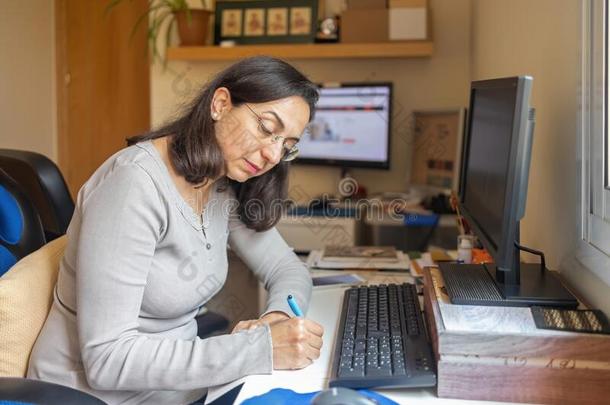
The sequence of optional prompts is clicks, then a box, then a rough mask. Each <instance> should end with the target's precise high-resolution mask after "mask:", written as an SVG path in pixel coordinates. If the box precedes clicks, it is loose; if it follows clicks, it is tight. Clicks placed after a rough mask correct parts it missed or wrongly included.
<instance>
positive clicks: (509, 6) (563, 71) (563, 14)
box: [472, 0, 610, 310]
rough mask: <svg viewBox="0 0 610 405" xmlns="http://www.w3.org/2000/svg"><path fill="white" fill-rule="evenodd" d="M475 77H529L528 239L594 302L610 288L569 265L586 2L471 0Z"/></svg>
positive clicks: (600, 302) (574, 231) (574, 230)
mask: <svg viewBox="0 0 610 405" xmlns="http://www.w3.org/2000/svg"><path fill="white" fill-rule="evenodd" d="M472 6H473V8H472V24H473V28H472V76H473V79H484V78H491V77H501V76H512V75H518V74H529V75H531V76H533V77H534V85H533V93H532V105H533V106H534V107H535V108H536V110H537V111H536V127H535V133H534V145H533V153H532V162H531V169H530V180H529V190H528V199H527V207H526V214H525V218H524V220H523V221H522V227H521V229H522V241H523V243H524V244H526V245H528V246H531V247H533V248H536V249H541V250H543V251H544V252H545V253H546V257H547V262H548V265H549V267H550V268H555V269H558V268H559V269H561V271H562V273H563V274H566V275H567V276H568V278H569V279H570V281H571V283H572V284H573V285H574V286H575V287H576V288H577V289H578V290H580V292H581V293H583V295H584V296H585V297H586V298H588V299H590V300H592V301H593V303H594V304H596V305H597V306H606V308H605V309H606V310H610V307H608V306H609V305H608V299H607V298H605V296H607V292H608V291H609V287H608V286H607V285H605V284H604V283H603V282H601V280H599V279H597V277H595V276H594V275H593V274H592V273H590V272H588V271H584V270H578V273H574V269H573V268H568V267H567V266H568V264H567V263H568V262H569V260H568V259H569V258H570V257H571V256H573V255H574V252H575V249H576V245H577V244H576V241H577V240H578V237H579V232H578V217H579V199H580V180H579V179H580V165H581V162H580V157H579V139H580V131H579V128H578V120H579V113H580V104H579V97H580V75H581V70H580V63H581V55H580V49H581V43H580V38H581V18H582V13H581V2H580V1H578V0H536V1H531V0H511V1H505V0H473V3H472Z"/></svg>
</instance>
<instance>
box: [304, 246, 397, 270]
mask: <svg viewBox="0 0 610 405" xmlns="http://www.w3.org/2000/svg"><path fill="white" fill-rule="evenodd" d="M306 263H307V266H308V267H309V268H317V269H387V270H398V271H401V270H404V271H407V270H409V256H408V255H407V254H405V253H403V252H401V251H400V250H397V249H396V248H395V247H393V246H327V247H325V248H324V249H322V250H312V251H311V252H310V254H309V256H308V257H307V262H306Z"/></svg>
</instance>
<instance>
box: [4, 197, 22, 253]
mask: <svg viewBox="0 0 610 405" xmlns="http://www.w3.org/2000/svg"><path fill="white" fill-rule="evenodd" d="M22 231H23V217H22V215H21V210H20V209H19V205H18V204H17V201H15V198H14V197H13V195H12V194H11V193H9V192H8V190H7V189H6V188H4V187H3V186H1V185H0V239H1V240H2V241H4V242H6V243H9V244H11V245H14V244H16V243H17V242H19V239H20V238H21V233H22Z"/></svg>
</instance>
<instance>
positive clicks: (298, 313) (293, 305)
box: [288, 295, 303, 316]
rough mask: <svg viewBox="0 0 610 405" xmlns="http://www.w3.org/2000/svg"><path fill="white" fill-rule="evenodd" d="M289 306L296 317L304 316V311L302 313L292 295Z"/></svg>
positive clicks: (289, 297) (289, 298)
mask: <svg viewBox="0 0 610 405" xmlns="http://www.w3.org/2000/svg"><path fill="white" fill-rule="evenodd" d="M288 305H290V309H292V312H294V314H295V315H296V316H303V311H301V308H299V304H297V302H296V301H295V300H294V298H293V297H292V295H289V296H288Z"/></svg>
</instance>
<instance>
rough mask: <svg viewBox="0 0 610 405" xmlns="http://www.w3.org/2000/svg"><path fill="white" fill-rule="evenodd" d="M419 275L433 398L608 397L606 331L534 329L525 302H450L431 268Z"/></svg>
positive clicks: (559, 400) (564, 400)
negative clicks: (433, 369)
mask: <svg viewBox="0 0 610 405" xmlns="http://www.w3.org/2000/svg"><path fill="white" fill-rule="evenodd" d="M424 278H425V281H424V307H425V316H426V320H427V325H428V328H429V329H428V330H429V333H430V335H431V340H432V346H433V348H434V354H435V357H436V361H437V373H438V374H437V375H438V387H437V394H438V396H439V397H444V398H459V399H472V400H494V401H508V402H527V403H549V404H584V403H591V404H592V403H602V402H604V401H606V400H607V398H609V397H610V385H608V383H607V382H608V381H610V336H608V335H600V334H591V333H580V332H569V331H562V330H550V329H539V328H537V326H536V322H535V317H534V316H533V315H532V309H531V308H528V307H502V306H495V307H491V306H472V305H455V304H452V303H451V302H450V300H449V296H448V295H447V292H446V290H445V286H444V281H443V278H442V275H441V273H440V271H439V270H438V269H436V268H431V267H426V268H424ZM534 311H536V310H535V309H534ZM544 311H547V309H545V310H544ZM551 311H552V310H551ZM560 311H565V310H560ZM568 311H569V310H568ZM585 316H586V315H585ZM601 322H603V321H601Z"/></svg>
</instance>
